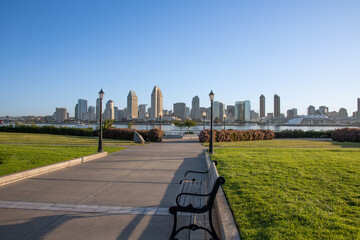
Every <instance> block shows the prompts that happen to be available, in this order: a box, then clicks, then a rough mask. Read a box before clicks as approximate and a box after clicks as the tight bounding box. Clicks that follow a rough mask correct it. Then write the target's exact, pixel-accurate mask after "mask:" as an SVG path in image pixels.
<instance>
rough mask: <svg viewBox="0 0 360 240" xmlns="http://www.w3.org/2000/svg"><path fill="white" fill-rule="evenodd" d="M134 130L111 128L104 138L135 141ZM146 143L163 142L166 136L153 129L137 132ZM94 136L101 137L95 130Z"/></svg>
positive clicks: (105, 132)
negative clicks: (163, 137)
mask: <svg viewBox="0 0 360 240" xmlns="http://www.w3.org/2000/svg"><path fill="white" fill-rule="evenodd" d="M134 132H135V130H134V129H127V128H110V129H107V130H104V132H103V137H104V138H111V139H119V140H130V141H132V140H133V139H134ZM136 132H138V133H139V134H140V135H141V136H142V137H143V138H144V140H145V141H147V142H161V141H162V136H163V135H164V132H163V131H161V130H159V129H156V128H155V129H151V130H149V131H146V130H137V131H136ZM93 134H94V135H95V136H99V131H98V130H95V131H93Z"/></svg>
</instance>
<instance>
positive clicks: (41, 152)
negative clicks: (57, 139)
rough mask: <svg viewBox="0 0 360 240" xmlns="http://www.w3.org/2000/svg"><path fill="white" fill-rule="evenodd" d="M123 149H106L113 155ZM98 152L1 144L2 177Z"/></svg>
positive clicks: (84, 147)
mask: <svg viewBox="0 0 360 240" xmlns="http://www.w3.org/2000/svg"><path fill="white" fill-rule="evenodd" d="M122 149H124V148H123V147H107V146H105V147H104V151H106V152H108V153H111V152H115V151H120V150H122ZM96 152H97V147H96V146H57V145H7V144H0V176H2V175H6V174H10V173H15V172H19V171H24V170H28V169H32V168H36V167H41V166H45V165H49V164H53V163H57V162H62V161H66V160H70V159H74V158H78V157H83V156H87V155H91V154H94V153H96Z"/></svg>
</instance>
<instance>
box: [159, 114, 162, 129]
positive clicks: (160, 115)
mask: <svg viewBox="0 0 360 240" xmlns="http://www.w3.org/2000/svg"><path fill="white" fill-rule="evenodd" d="M162 115H163V114H162V112H160V113H159V118H160V130H161V117H162Z"/></svg>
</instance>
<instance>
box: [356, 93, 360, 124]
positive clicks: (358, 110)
mask: <svg viewBox="0 0 360 240" xmlns="http://www.w3.org/2000/svg"><path fill="white" fill-rule="evenodd" d="M357 100H358V101H357V116H358V118H359V119H360V98H358V99H357Z"/></svg>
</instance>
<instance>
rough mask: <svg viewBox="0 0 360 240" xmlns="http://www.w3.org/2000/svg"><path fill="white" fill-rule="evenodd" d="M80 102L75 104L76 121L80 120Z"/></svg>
mask: <svg viewBox="0 0 360 240" xmlns="http://www.w3.org/2000/svg"><path fill="white" fill-rule="evenodd" d="M79 120H80V119H79V104H78V103H77V104H76V105H75V121H79Z"/></svg>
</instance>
